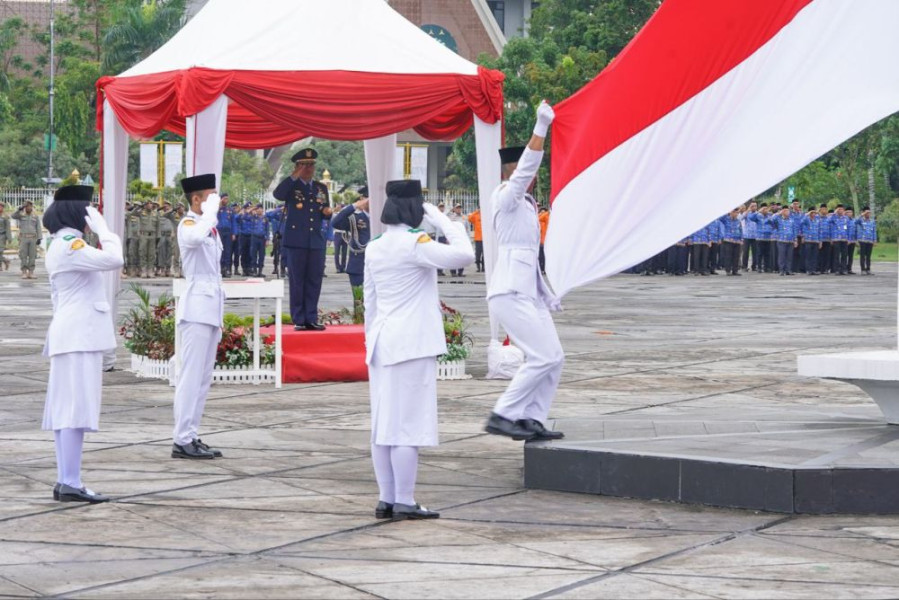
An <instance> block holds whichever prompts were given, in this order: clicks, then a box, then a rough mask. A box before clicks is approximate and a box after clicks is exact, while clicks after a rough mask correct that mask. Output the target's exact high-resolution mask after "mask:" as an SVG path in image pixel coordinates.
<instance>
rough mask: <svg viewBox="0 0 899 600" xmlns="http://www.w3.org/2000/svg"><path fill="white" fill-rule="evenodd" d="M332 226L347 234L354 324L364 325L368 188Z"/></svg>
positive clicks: (368, 228)
mask: <svg viewBox="0 0 899 600" xmlns="http://www.w3.org/2000/svg"><path fill="white" fill-rule="evenodd" d="M331 226H332V227H333V228H334V231H335V238H334V239H335V240H336V239H337V236H336V231H337V230H338V229H340V230H343V231H346V232H347V248H348V250H349V258H348V260H347V263H346V272H347V274H348V275H349V276H350V288H351V289H352V291H353V323H357V324H360V323H363V322H364V315H365V308H364V307H365V304H364V298H363V294H362V289H363V287H362V286H363V284H364V282H365V278H364V275H365V247H366V246H368V242H369V240H370V239H371V218H370V217H369V214H368V187H363V188H362V189H361V190H359V200H357V201H356V202H354V203H353V204H350V205H349V206H346V207H344V209H343V210H341V211H340V212H339V213H337V215H335V216H334V218H333V219H332V220H331Z"/></svg>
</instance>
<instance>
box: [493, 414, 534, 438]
mask: <svg viewBox="0 0 899 600" xmlns="http://www.w3.org/2000/svg"><path fill="white" fill-rule="evenodd" d="M484 431H486V432H487V433H492V434H493V435H504V436H506V437H510V438H512V439H513V440H515V441H516V442H520V441H521V440H530V439H532V438H533V437H534V432H533V431H531V430H530V429H526V428H524V427H522V426H521V425H519V424H518V423H516V422H514V421H510V420H509V419H507V418H505V417H501V416H499V415H498V414H496V413H490V418H489V419H487V425H486V426H485V427H484Z"/></svg>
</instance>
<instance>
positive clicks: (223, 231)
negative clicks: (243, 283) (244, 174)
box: [216, 194, 237, 277]
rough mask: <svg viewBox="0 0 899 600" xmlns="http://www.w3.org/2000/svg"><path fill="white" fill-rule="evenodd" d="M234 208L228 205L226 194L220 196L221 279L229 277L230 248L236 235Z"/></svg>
mask: <svg viewBox="0 0 899 600" xmlns="http://www.w3.org/2000/svg"><path fill="white" fill-rule="evenodd" d="M234 217H235V215H234V208H233V207H232V206H231V205H230V204H228V194H222V207H221V208H220V209H219V214H218V225H216V227H217V228H218V232H219V238H220V239H221V240H222V260H221V263H220V267H221V270H222V277H231V254H232V252H233V250H232V248H231V246H232V245H233V244H234V239H235V238H236V236H237V234H236V232H235V231H234Z"/></svg>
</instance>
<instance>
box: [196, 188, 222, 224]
mask: <svg viewBox="0 0 899 600" xmlns="http://www.w3.org/2000/svg"><path fill="white" fill-rule="evenodd" d="M221 205H222V199H221V198H219V195H218V194H216V193H215V192H212V193H211V194H209V195H208V196H206V199H205V200H203V204H201V205H200V210H201V211H202V213H203V215H202V217H203V219H204V220H211V221H216V220H217V219H218V214H219V208H220V207H221Z"/></svg>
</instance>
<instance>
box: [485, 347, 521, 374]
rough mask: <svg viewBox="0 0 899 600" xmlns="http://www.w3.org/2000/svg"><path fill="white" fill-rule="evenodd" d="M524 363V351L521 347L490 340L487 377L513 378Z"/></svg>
mask: <svg viewBox="0 0 899 600" xmlns="http://www.w3.org/2000/svg"><path fill="white" fill-rule="evenodd" d="M522 364H524V352H522V351H521V350H520V349H519V348H516V347H515V346H512V345H509V346H503V345H502V344H501V343H500V342H499V341H498V340H490V345H489V346H487V379H512V377H514V376H515V373H516V372H517V371H518V368H519V367H520V366H521V365H522Z"/></svg>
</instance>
